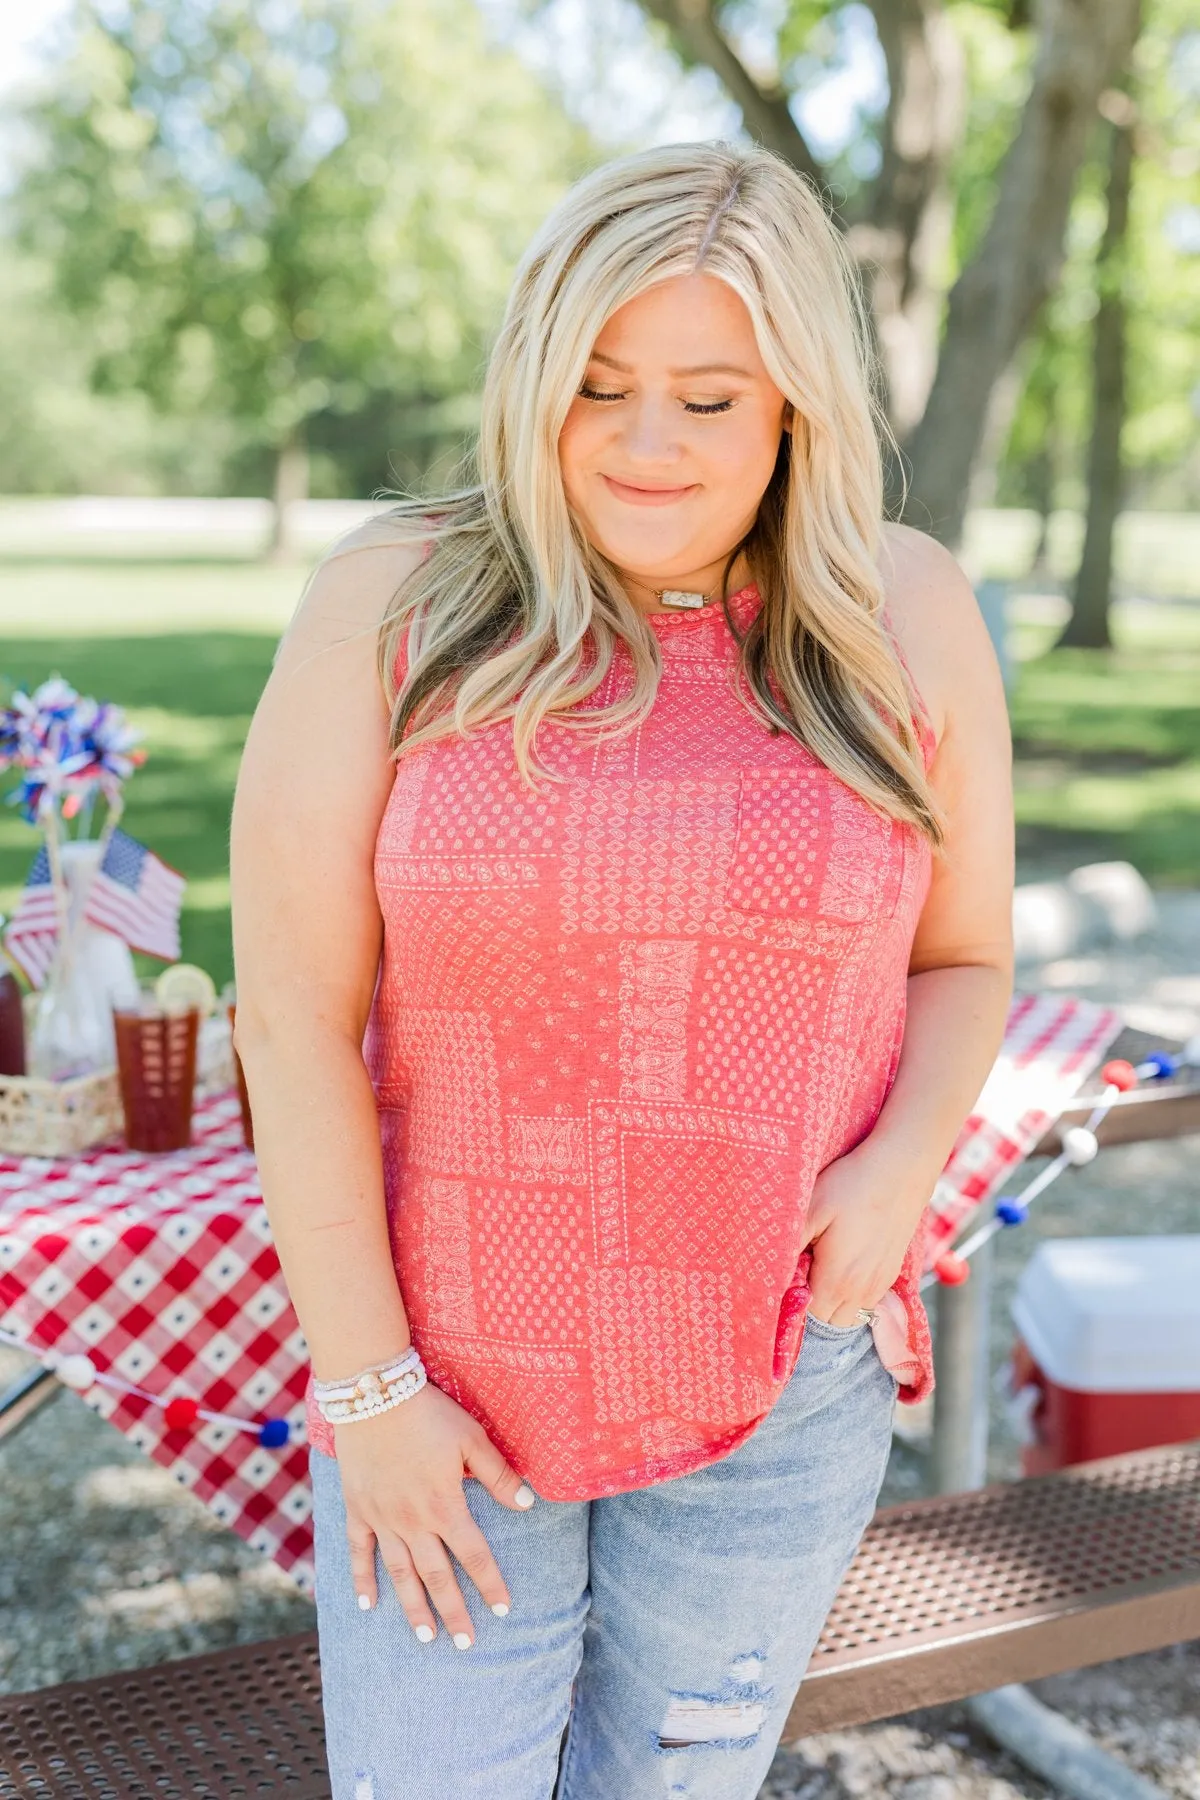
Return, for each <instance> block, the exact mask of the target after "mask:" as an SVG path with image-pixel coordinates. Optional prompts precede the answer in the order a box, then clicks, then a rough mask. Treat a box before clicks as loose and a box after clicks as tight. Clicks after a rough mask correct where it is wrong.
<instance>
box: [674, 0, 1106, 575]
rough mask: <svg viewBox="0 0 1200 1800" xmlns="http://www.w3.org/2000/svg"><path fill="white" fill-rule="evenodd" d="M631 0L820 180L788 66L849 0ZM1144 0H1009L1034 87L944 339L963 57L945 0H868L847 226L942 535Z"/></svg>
mask: <svg viewBox="0 0 1200 1800" xmlns="http://www.w3.org/2000/svg"><path fill="white" fill-rule="evenodd" d="M640 4H641V5H642V9H643V11H644V12H646V13H647V15H648V16H650V17H651V18H653V19H655V20H657V21H658V22H659V23H660V24H662V25H664V26H665V27H666V28H667V29H668V30H669V32H670V34H671V37H672V41H673V42H674V43H675V45H676V47H677V49H678V51H679V53H680V54H681V56H683V57H684V58H685V59H686V60H688V61H690V62H693V63H704V64H707V66H708V67H709V68H711V69H713V70H714V72H715V73H716V74H717V75H718V76H719V77H720V78H721V80H722V81H723V82H724V84H725V86H726V88H727V89H728V91H729V93H730V94H731V96H732V97H733V99H734V100H735V101H736V102H737V104H738V105H739V106H740V107H741V109H742V116H743V119H744V122H745V125H746V128H747V130H748V131H749V132H750V134H751V135H752V136H754V137H756V138H758V139H759V140H760V141H761V142H762V143H764V144H767V145H768V146H769V147H771V148H773V149H775V150H777V151H778V152H779V153H780V154H782V155H784V156H786V157H787V158H788V160H789V161H791V162H792V163H793V164H794V166H795V167H796V168H798V169H799V170H801V171H802V172H803V173H805V174H807V175H809V176H811V177H813V178H814V179H816V180H817V181H819V182H820V183H821V184H822V185H823V186H824V185H828V184H829V182H830V180H831V177H832V173H833V172H832V171H830V170H829V169H827V168H825V167H824V166H823V165H822V164H821V162H820V161H819V159H818V158H817V157H816V156H814V154H813V152H812V150H811V148H810V147H809V145H808V143H807V142H806V141H805V138H804V135H803V133H802V132H801V130H800V128H799V126H798V125H797V124H796V121H795V119H794V117H793V113H792V109H791V105H790V100H791V94H790V92H789V88H788V76H789V71H794V70H795V69H796V67H797V66H798V64H799V60H800V52H801V51H802V50H803V49H804V48H805V47H806V46H807V45H808V44H809V43H810V42H811V41H812V40H813V39H814V37H815V36H817V35H818V34H819V33H820V31H821V30H822V29H826V30H827V28H828V26H829V24H830V21H832V20H836V18H837V17H838V16H839V15H840V14H842V13H844V12H845V11H846V6H845V0H787V4H785V5H784V6H783V7H782V8H776V7H771V8H769V9H768V8H767V7H766V6H765V5H756V4H755V3H754V0H737V3H736V4H735V0H640ZM1136 6H1137V0H1040V3H1039V4H1038V5H1037V6H1036V8H1035V9H1034V10H1035V13H1036V25H1034V24H1031V23H1030V21H1029V19H1028V18H1027V16H1026V8H1025V6H1024V5H1023V4H1021V3H1020V0H1014V3H1013V4H1010V5H1008V6H1006V7H1005V9H1004V10H1005V13H1006V15H1007V20H1008V23H1009V25H1010V27H1011V29H1013V30H1014V31H1016V32H1018V33H1020V34H1023V35H1029V34H1031V33H1032V34H1033V35H1034V37H1035V45H1034V52H1033V54H1032V56H1031V58H1030V72H1029V78H1028V84H1027V91H1026V95H1025V99H1024V103H1023V105H1022V106H1021V108H1020V110H1019V114H1018V116H1017V118H1016V120H1015V122H1014V125H1013V128H1012V130H1011V133H1010V137H1009V141H1008V143H1007V146H1006V148H1005V149H1004V152H1003V155H1002V157H1001V159H1000V162H999V166H998V168H997V170H996V172H995V186H994V204H993V205H992V206H991V208H990V216H988V217H987V219H986V222H985V223H984V225H983V227H982V230H981V231H980V234H979V236H978V240H977V242H976V243H975V244H974V246H973V247H972V250H971V253H970V255H969V257H968V259H967V260H966V261H965V262H964V264H963V266H962V267H961V268H960V271H959V273H958V275H957V279H956V280H954V282H953V285H952V286H951V288H950V293H949V299H948V303H947V307H946V318H945V326H944V331H941V338H940V344H939V330H940V328H941V311H942V306H941V297H942V293H943V288H944V282H945V277H946V274H947V272H948V265H950V263H951V260H952V254H953V245H952V240H953V236H954V224H955V200H954V194H953V185H952V184H953V174H954V165H955V159H956V152H957V151H958V150H959V148H960V145H961V140H962V129H963V119H964V116H965V107H966V99H967V95H966V90H965V72H964V67H963V59H962V56H961V54H960V52H959V49H958V47H957V43H956V39H955V34H954V29H953V20H952V18H951V16H950V13H951V7H950V0H870V11H871V14H872V16H873V18H874V21H875V28H876V32H877V35H878V39H879V43H880V46H881V48H882V50H883V52H884V55H885V58H886V62H887V74H888V99H887V106H886V110H885V113H884V115H883V118H882V119H881V121H880V123H879V127H878V159H877V160H878V172H877V174H876V175H875V177H874V179H873V180H868V181H866V182H864V183H863V184H862V185H861V188H860V190H859V192H858V193H857V194H854V193H852V194H851V195H850V196H849V204H847V203H843V204H842V206H841V207H840V208H839V222H840V223H841V224H842V225H843V227H844V229H845V230H846V233H847V238H848V241H849V243H850V245H851V247H852V248H853V249H854V251H855V253H856V255H857V257H858V259H859V261H860V264H861V265H862V267H863V271H864V278H865V285H866V288H867V291H868V293H869V295H870V298H871V303H872V309H873V317H874V324H875V332H876V337H877V341H878V346H879V349H880V352H881V359H882V363H883V367H884V374H885V380H886V387H887V394H886V399H887V404H888V407H889V412H890V416H891V418H892V421H893V426H894V429H895V430H896V431H897V435H898V436H899V438H900V440H901V443H902V446H903V450H904V453H905V457H906V460H907V461H908V462H909V464H910V466H911V476H910V482H909V488H908V501H907V516H909V517H910V518H912V519H914V520H915V522H917V523H919V524H924V525H926V526H927V527H928V528H929V529H931V530H932V531H934V532H935V533H936V534H937V535H938V536H939V537H941V538H942V539H943V540H944V541H946V542H948V543H951V544H953V543H956V542H957V541H958V539H959V538H960V536H961V532H962V526H963V521H964V518H965V514H966V507H967V502H968V497H969V494H970V485H971V478H972V474H973V472H974V470H975V468H976V466H977V464H978V461H979V459H980V453H981V447H982V446H983V444H984V441H985V435H986V434H987V432H988V428H989V419H990V415H991V413H992V411H993V402H994V399H995V397H996V395H997V392H998V391H999V390H1000V386H1001V378H1002V377H1003V376H1004V375H1005V373H1006V372H1007V371H1008V370H1009V369H1010V367H1011V365H1012V363H1013V358H1014V356H1015V354H1016V352H1017V350H1018V348H1019V346H1020V344H1021V342H1022V340H1023V339H1024V337H1025V336H1026V334H1027V333H1028V331H1029V330H1030V328H1031V326H1032V325H1033V324H1034V322H1035V320H1036V318H1037V316H1038V313H1039V311H1040V309H1041V307H1042V305H1043V303H1044V302H1045V300H1046V298H1047V296H1048V294H1049V293H1050V292H1051V290H1052V288H1053V286H1054V282H1055V280H1056V278H1057V275H1058V272H1059V269H1060V267H1061V263H1062V258H1063V254H1064V239H1065V232H1066V225H1067V218H1068V215H1069V211H1070V204H1071V197H1072V194H1073V192H1074V187H1075V181H1076V177H1077V175H1078V172H1079V168H1080V165H1081V163H1082V161H1083V159H1084V155H1085V152H1086V148H1087V143H1088V139H1089V134H1090V128H1091V125H1092V122H1093V120H1094V117H1095V113H1096V105H1097V101H1098V98H1099V95H1100V94H1101V93H1102V92H1103V91H1104V89H1105V88H1106V87H1108V86H1109V85H1110V84H1111V83H1112V82H1113V81H1114V79H1116V78H1117V76H1118V75H1119V74H1120V72H1121V71H1122V70H1123V68H1124V66H1125V64H1126V62H1127V60H1128V57H1129V54H1130V51H1131V48H1132V45H1133V40H1134V36H1135V32H1136ZM976 10H978V9H976ZM992 10H993V11H994V10H996V9H995V8H993V9H992ZM751 15H753V23H754V25H755V26H756V34H755V41H756V42H760V41H761V40H762V38H763V36H764V35H765V34H766V33H767V32H769V31H770V30H771V28H772V24H773V22H776V23H775V24H774V38H775V43H776V49H777V54H776V58H775V68H774V71H773V72H771V73H763V72H761V71H759V72H755V71H753V70H752V69H751V67H750V65H749V61H748V60H747V58H746V57H745V56H743V55H740V54H739V52H738V49H737V36H738V33H739V31H740V33H741V34H742V36H743V37H744V36H745V35H746V28H747V25H748V24H749V22H750V19H751ZM894 486H895V484H894V483H893V487H894Z"/></svg>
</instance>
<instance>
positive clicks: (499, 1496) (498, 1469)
mask: <svg viewBox="0 0 1200 1800" xmlns="http://www.w3.org/2000/svg"><path fill="white" fill-rule="evenodd" d="M466 1466H467V1469H468V1470H469V1471H470V1473H471V1474H472V1475H473V1476H474V1477H475V1479H476V1481H478V1482H480V1483H481V1484H482V1485H483V1486H484V1487H485V1488H486V1489H487V1491H488V1493H489V1494H490V1495H491V1496H492V1498H493V1500H498V1501H499V1502H500V1504H501V1506H509V1507H513V1508H515V1509H516V1511H518V1512H527V1511H528V1510H529V1508H530V1507H531V1506H532V1505H533V1503H534V1501H535V1500H536V1499H537V1495H536V1494H535V1493H534V1491H533V1489H532V1488H531V1487H530V1485H529V1483H528V1482H527V1481H523V1480H522V1479H521V1477H520V1476H519V1475H518V1474H517V1471H516V1470H515V1469H514V1468H511V1467H510V1466H509V1464H508V1463H506V1462H505V1460H504V1458H503V1457H502V1456H501V1454H500V1452H499V1450H497V1448H496V1446H495V1444H493V1442H492V1440H491V1438H489V1437H488V1436H487V1434H486V1432H480V1434H479V1437H478V1439H477V1440H476V1441H475V1442H474V1443H472V1445H471V1447H470V1449H469V1451H468V1452H467V1458H466Z"/></svg>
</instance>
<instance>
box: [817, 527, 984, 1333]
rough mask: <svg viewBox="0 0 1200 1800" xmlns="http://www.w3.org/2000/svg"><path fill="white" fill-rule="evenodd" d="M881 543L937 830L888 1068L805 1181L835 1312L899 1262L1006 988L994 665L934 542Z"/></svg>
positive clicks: (835, 1318)
mask: <svg viewBox="0 0 1200 1800" xmlns="http://www.w3.org/2000/svg"><path fill="white" fill-rule="evenodd" d="M888 545H889V548H890V551H891V572H890V573H891V579H890V583H889V588H890V593H889V608H890V612H891V616H892V619H893V622H894V625H895V628H896V629H897V631H898V632H899V633H900V636H901V641H902V643H903V646H904V652H905V656H906V658H907V660H908V662H909V664H910V666H911V668H912V670H913V675H914V678H915V680H916V683H917V686H918V687H919V688H920V690H921V693H922V695H923V696H924V698H925V701H926V703H927V705H928V706H929V709H930V712H931V714H932V717H933V724H934V729H935V732H936V734H937V737H938V748H937V754H936V756H935V758H934V761H933V767H932V770H931V773H930V779H931V782H932V785H933V788H934V792H935V793H936V795H937V798H938V800H939V802H940V804H941V807H942V809H943V812H944V815H945V820H946V845H945V849H944V851H943V852H942V853H941V854H940V855H937V856H935V858H934V865H933V877H932V881H931V884H930V889H929V894H928V897H927V899H926V902H925V905H924V907H923V909H922V912H921V917H920V919H919V921H918V924H917V931H916V936H915V939H914V943H913V950H912V957H911V961H910V965H909V981H908V1017H907V1021H906V1024H905V1032H904V1043H903V1047H902V1050H901V1055H900V1063H899V1067H898V1069H897V1072H896V1079H895V1082H894V1084H893V1086H892V1089H891V1092H890V1093H889V1095H888V1098H887V1100H886V1102H885V1103H884V1106H883V1108H882V1110H881V1112H880V1115H879V1118H878V1120H877V1122H876V1124H875V1127H874V1129H873V1130H872V1131H871V1133H870V1135H869V1136H868V1137H867V1138H866V1139H865V1140H864V1141H863V1143H862V1144H860V1145H859V1146H858V1148H857V1149H855V1150H853V1151H851V1152H850V1154H849V1155H848V1156H845V1157H842V1158H841V1159H840V1160H839V1161H838V1162H837V1163H834V1164H831V1165H830V1167H829V1168H828V1169H827V1170H826V1171H824V1173H823V1174H822V1176H821V1178H820V1180H819V1182H818V1184H817V1190H816V1192H815V1194H814V1204H813V1212H812V1215H811V1225H812V1241H813V1245H814V1256H813V1267H812V1271H811V1275H810V1281H811V1286H812V1306H813V1311H814V1312H815V1314H816V1316H817V1317H818V1318H823V1319H828V1320H831V1321H832V1322H833V1323H834V1324H839V1325H840V1324H847V1323H849V1322H850V1321H851V1319H852V1318H853V1316H854V1313H855V1311H856V1309H857V1308H858V1307H860V1306H871V1305H873V1304H874V1303H875V1302H876V1301H877V1300H878V1299H879V1298H880V1296H881V1295H882V1294H883V1293H884V1292H885V1291H886V1289H887V1288H888V1287H889V1286H890V1285H891V1282H892V1281H893V1280H894V1279H895V1277H896V1275H897V1273H898V1272H899V1268H900V1263H901V1260H902V1258H903V1253H904V1249H905V1246H906V1244H907V1242H908V1241H909V1239H910V1238H911V1236H912V1233H913V1232H914V1231H915V1230H916V1227H917V1224H918V1222H919V1219H920V1215H921V1212H922V1211H923V1209H924V1207H925V1204H926V1202H927V1201H928V1199H929V1196H930V1194H931V1193H932V1191H933V1187H934V1184H935V1182H936V1180H937V1177H938V1175H939V1174H940V1173H941V1170H942V1167H943V1166H944V1164H945V1161H946V1158H947V1157H948V1156H949V1154H950V1151H951V1149H952V1148H953V1145H954V1140H955V1138H956V1137H957V1136H958V1133H959V1130H960V1129H961V1127H962V1123H963V1120H964V1119H965V1118H966V1116H967V1114H968V1113H969V1112H970V1110H971V1107H972V1106H973V1105H974V1103H975V1101H976V1100H977V1099H978V1097H979V1092H980V1089H981V1088H982V1087H983V1084H984V1081H985V1080H986V1079H987V1075H988V1072H989V1070H990V1069H991V1067H992V1064H993V1062H994V1061H995V1057H996V1052H997V1051H998V1049H999V1047H1000V1044H1001V1041H1002V1039H1003V1035H1004V1023H1005V1019H1006V1017H1007V1013H1008V1004H1009V998H1010V995H1011V992H1012V883H1013V824H1012V752H1011V744H1010V740H1009V730H1008V715H1007V709H1006V706H1005V700H1004V690H1003V685H1002V683H1001V680H1000V672H999V669H998V667H997V663H996V658H995V654H994V652H993V650H992V646H991V643H990V641H989V639H988V635H987V631H986V629H985V627H984V624H983V620H982V619H981V617H980V615H979V609H978V607H977V605H976V603H975V598H974V595H973V594H972V592H971V589H970V586H969V584H968V583H967V580H966V577H965V576H964V575H963V574H962V572H961V570H960V569H959V568H958V566H957V564H956V563H955V562H954V561H953V559H952V558H951V557H950V556H949V555H948V554H947V552H946V551H944V550H943V549H942V548H941V547H940V546H939V545H937V544H935V543H934V542H933V541H932V540H931V539H929V538H925V537H922V536H921V535H920V534H918V533H916V532H913V531H907V530H903V529H900V528H894V527H893V528H891V530H890V531H889V534H888ZM818 1243H819V1247H818Z"/></svg>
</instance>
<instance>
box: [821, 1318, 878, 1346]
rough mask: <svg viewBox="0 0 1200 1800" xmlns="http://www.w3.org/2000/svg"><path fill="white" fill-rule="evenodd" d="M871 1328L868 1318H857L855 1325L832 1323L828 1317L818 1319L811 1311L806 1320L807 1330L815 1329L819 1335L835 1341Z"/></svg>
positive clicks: (855, 1335) (851, 1336)
mask: <svg viewBox="0 0 1200 1800" xmlns="http://www.w3.org/2000/svg"><path fill="white" fill-rule="evenodd" d="M870 1329H871V1325H870V1321H869V1320H867V1319H856V1320H855V1321H854V1324H853V1325H832V1324H831V1323H830V1322H829V1320H828V1319H818V1318H817V1316H816V1314H815V1313H811V1312H810V1313H808V1314H807V1316H806V1322H805V1330H806V1331H813V1332H815V1333H816V1335H817V1336H818V1337H828V1338H832V1339H833V1341H834V1342H835V1343H836V1342H837V1341H838V1340H839V1339H845V1338H854V1337H858V1336H860V1335H861V1333H862V1332H864V1331H870Z"/></svg>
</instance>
